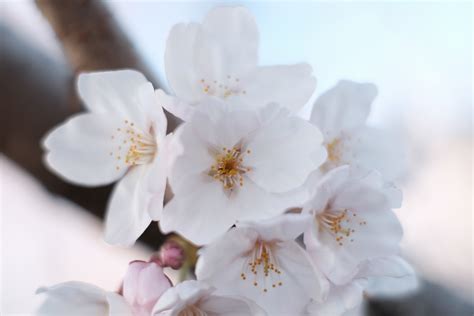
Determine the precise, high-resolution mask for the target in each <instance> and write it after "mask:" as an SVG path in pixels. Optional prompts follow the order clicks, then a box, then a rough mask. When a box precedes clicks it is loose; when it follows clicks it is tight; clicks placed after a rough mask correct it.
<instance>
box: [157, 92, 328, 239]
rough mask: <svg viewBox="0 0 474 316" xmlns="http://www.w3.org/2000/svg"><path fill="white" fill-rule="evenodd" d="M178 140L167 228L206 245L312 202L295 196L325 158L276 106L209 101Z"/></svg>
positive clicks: (311, 131) (307, 130) (312, 133)
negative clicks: (238, 226)
mask: <svg viewBox="0 0 474 316" xmlns="http://www.w3.org/2000/svg"><path fill="white" fill-rule="evenodd" d="M175 137H176V138H175V141H176V142H177V143H179V144H181V153H180V154H179V155H178V157H177V158H176V159H175V161H174V165H173V168H172V170H171V172H170V175H169V183H170V185H171V189H172V190H173V193H174V198H173V199H172V200H171V201H170V202H169V203H168V204H167V205H166V207H165V209H164V211H163V217H162V220H161V221H160V227H161V229H162V231H163V232H166V233H167V232H171V231H176V232H178V233H180V234H181V235H183V236H184V237H185V238H187V239H189V240H190V241H192V242H193V243H196V244H200V245H202V244H206V243H209V242H211V241H212V240H213V239H214V238H216V237H218V236H219V235H221V234H223V233H224V232H225V231H227V230H228V229H229V228H230V227H231V226H232V225H234V224H235V223H236V222H237V221H242V220H259V219H265V218H270V217H273V216H275V215H278V214H281V213H283V212H284V211H285V209H286V208H288V207H290V206H294V205H293V203H297V202H299V203H301V204H302V203H303V202H304V200H303V199H305V198H307V196H306V195H305V194H304V192H303V193H301V194H300V192H299V193H295V191H297V190H298V189H299V188H302V187H303V184H304V182H305V180H306V178H307V177H308V175H309V174H310V173H311V172H312V171H314V170H316V169H317V168H318V167H319V166H320V165H321V164H322V163H323V161H324V160H325V158H326V152H325V149H324V147H323V146H322V144H321V141H322V139H321V134H320V132H319V130H318V129H317V128H316V127H315V126H313V125H312V124H310V123H308V122H306V121H304V120H302V119H300V118H297V117H294V116H290V115H289V112H288V111H287V110H286V109H283V108H280V107H279V106H277V105H274V104H270V105H268V106H267V107H265V108H263V109H262V110H261V111H258V112H257V111H250V110H242V109H235V108H233V107H232V106H231V105H229V104H227V103H224V102H222V101H220V100H218V99H208V100H207V101H206V102H205V103H203V104H201V105H200V106H199V108H198V111H196V113H195V115H193V119H192V120H191V121H188V122H186V123H184V124H183V125H181V127H180V128H179V130H178V131H177V132H176V134H175ZM173 151H178V150H173ZM289 193H292V194H289ZM300 199H301V201H296V200H300Z"/></svg>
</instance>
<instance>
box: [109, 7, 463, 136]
mask: <svg viewBox="0 0 474 316" xmlns="http://www.w3.org/2000/svg"><path fill="white" fill-rule="evenodd" d="M222 3H225V4H229V3H230V2H228V1H227V2H222V1H213V2H201V1H191V2H169V1H168V2H167V1H111V2H110V5H111V7H112V8H113V10H114V11H115V12H116V14H117V15H118V17H119V20H120V21H121V22H122V23H124V25H125V28H126V30H127V32H128V33H129V34H130V35H131V36H132V37H133V38H134V40H135V42H136V43H137V45H138V47H139V50H140V51H141V53H142V54H143V56H144V57H145V58H146V60H147V61H148V63H149V65H150V66H151V67H152V68H153V70H154V71H155V72H156V73H157V74H158V76H159V78H160V79H161V81H162V83H163V84H166V79H165V76H164V64H163V53H164V48H165V43H166V37H167V34H168V32H169V30H170V28H171V27H172V25H174V24H175V23H180V22H190V21H201V20H202V18H203V17H204V16H205V14H206V12H207V11H208V10H210V9H211V8H212V7H214V6H216V4H222ZM231 3H234V4H244V5H245V6H246V7H248V8H249V9H250V10H251V11H252V12H253V13H254V14H255V16H256V20H257V23H258V25H259V28H260V39H261V45H260V60H261V63H262V64H278V63H295V62H302V61H306V62H308V63H310V64H311V65H312V66H313V68H314V72H315V75H316V77H317V79H318V88H317V91H316V94H315V96H316V95H319V94H320V93H321V92H322V91H324V90H325V89H327V88H329V87H331V86H332V85H334V84H335V83H336V82H337V81H338V80H339V79H344V78H345V79H352V80H356V81H371V82H374V83H375V84H377V86H378V87H379V97H378V98H377V100H376V102H375V106H374V111H373V113H372V117H371V120H372V122H373V123H375V124H377V125H380V124H384V125H386V124H389V125H390V124H392V125H400V124H402V125H405V124H418V125H419V128H421V129H427V130H426V132H429V130H430V129H432V128H433V126H437V128H442V129H443V128H446V129H449V130H450V131H452V130H453V129H454V130H456V131H457V132H461V133H463V134H465V133H469V132H470V125H471V120H470V118H471V107H472V77H471V76H472V4H471V3H469V2H464V3H461V2H450V3H448V2H444V3H439V2H438V3H430V2H411V3H409V2H337V3H334V2H315V1H305V2H297V1H293V2H268V1H258V2H255V1H240V2H231ZM313 99H314V98H313ZM310 110H311V104H308V106H307V107H305V109H304V110H303V111H302V113H301V114H302V115H303V116H308V115H309V112H310ZM420 113H423V116H422V117H423V120H420V121H419V122H418V121H417V119H418V118H420V116H419V115H418V114H420ZM412 122H413V123H412Z"/></svg>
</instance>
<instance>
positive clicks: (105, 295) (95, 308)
mask: <svg viewBox="0 0 474 316" xmlns="http://www.w3.org/2000/svg"><path fill="white" fill-rule="evenodd" d="M170 287H171V283H170V281H169V279H168V278H167V277H166V275H165V274H164V273H163V268H162V267H161V266H160V265H158V264H157V263H155V262H143V261H133V262H131V263H130V265H129V267H128V270H127V273H126V275H125V277H124V280H123V286H122V293H123V295H120V294H118V293H115V292H108V291H105V290H102V289H101V288H99V287H96V286H94V285H91V284H87V283H82V282H75V281H72V282H65V283H60V284H57V285H54V286H51V287H48V288H40V289H38V291H37V293H44V294H45V295H46V299H45V301H44V302H43V304H42V305H41V306H40V308H39V309H38V312H37V314H39V315H77V316H83V315H91V316H105V315H110V316H112V315H123V316H128V315H130V316H132V315H133V316H150V315H152V314H151V312H152V309H153V307H154V306H155V304H156V302H157V301H158V299H159V298H160V297H161V295H162V294H163V293H164V292H165V291H166V290H167V289H168V288H170Z"/></svg>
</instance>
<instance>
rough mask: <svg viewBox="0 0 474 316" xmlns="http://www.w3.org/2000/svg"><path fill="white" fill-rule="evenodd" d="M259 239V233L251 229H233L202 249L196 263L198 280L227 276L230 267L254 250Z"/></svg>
mask: <svg viewBox="0 0 474 316" xmlns="http://www.w3.org/2000/svg"><path fill="white" fill-rule="evenodd" d="M257 238H258V234H257V232H256V231H255V230H253V229H251V228H233V229H231V230H230V231H228V232H227V233H226V234H225V236H224V237H223V238H220V239H218V240H217V241H216V242H214V243H211V244H209V245H207V246H205V247H204V248H202V250H201V251H200V256H199V259H198V261H197V263H196V276H197V279H198V280H207V279H209V278H211V277H212V275H213V274H219V273H224V274H225V273H226V271H227V267H228V266H229V265H231V264H232V263H233V262H234V261H235V260H238V258H239V257H242V256H243V255H245V254H246V252H248V251H249V250H250V249H252V247H253V246H254V244H255V241H256V240H257ZM238 276H240V274H239V275H238ZM238 276H237V277H238Z"/></svg>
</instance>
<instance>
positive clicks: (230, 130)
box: [192, 98, 260, 149]
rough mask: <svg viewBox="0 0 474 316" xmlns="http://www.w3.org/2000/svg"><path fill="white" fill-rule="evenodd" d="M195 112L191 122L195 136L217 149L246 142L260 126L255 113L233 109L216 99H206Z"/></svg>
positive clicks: (230, 105)
mask: <svg viewBox="0 0 474 316" xmlns="http://www.w3.org/2000/svg"><path fill="white" fill-rule="evenodd" d="M197 111H198V113H199V114H196V115H195V116H194V117H193V120H192V122H193V124H194V126H195V131H196V133H197V135H198V136H199V137H201V139H203V140H206V141H208V142H209V143H211V144H213V145H215V146H217V148H218V149H221V148H222V147H228V148H229V147H232V146H234V145H236V144H237V143H239V142H241V141H242V140H243V139H244V140H246V139H247V138H248V137H249V136H248V135H249V134H252V133H253V132H254V131H255V130H257V128H259V126H260V124H259V117H258V113H257V112H255V111H253V110H249V109H240V108H237V109H236V108H233V105H232V104H229V103H224V102H222V101H220V100H219V99H217V98H206V99H205V101H203V103H201V104H199V106H198V107H197ZM243 142H244V143H245V141H243Z"/></svg>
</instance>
